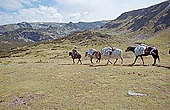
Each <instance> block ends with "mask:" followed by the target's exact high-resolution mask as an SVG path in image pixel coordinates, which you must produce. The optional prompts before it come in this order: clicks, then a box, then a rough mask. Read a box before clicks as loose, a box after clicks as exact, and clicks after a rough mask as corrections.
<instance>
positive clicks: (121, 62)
mask: <svg viewBox="0 0 170 110" xmlns="http://www.w3.org/2000/svg"><path fill="white" fill-rule="evenodd" d="M120 59H121V60H122V61H121V64H123V58H122V56H120Z"/></svg>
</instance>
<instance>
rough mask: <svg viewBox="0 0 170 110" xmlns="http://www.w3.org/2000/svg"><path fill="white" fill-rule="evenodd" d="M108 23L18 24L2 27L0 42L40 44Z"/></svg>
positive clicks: (0, 28)
mask: <svg viewBox="0 0 170 110" xmlns="http://www.w3.org/2000/svg"><path fill="white" fill-rule="evenodd" d="M107 22H108V21H97V22H79V23H72V22H70V23H27V22H22V23H17V24H9V25H3V26H0V41H4V42H9V41H11V40H12V41H15V42H21V41H22V42H40V41H47V40H52V39H56V38H59V37H63V36H66V35H68V34H70V33H72V32H77V31H84V30H88V29H94V28H100V27H101V26H103V25H104V24H106V23H107Z"/></svg>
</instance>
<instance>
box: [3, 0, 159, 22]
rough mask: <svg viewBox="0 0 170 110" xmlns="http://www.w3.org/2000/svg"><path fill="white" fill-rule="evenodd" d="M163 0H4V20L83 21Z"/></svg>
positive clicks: (101, 18) (106, 17)
mask: <svg viewBox="0 0 170 110" xmlns="http://www.w3.org/2000/svg"><path fill="white" fill-rule="evenodd" d="M161 1H162V0H138V1H137V0H129V1H128V0H0V24H9V23H16V22H22V21H27V22H37V21H39V22H70V21H72V22H79V21H98V20H107V19H115V18H116V17H118V16H119V15H120V14H121V13H123V12H126V11H130V10H134V9H139V8H144V7H148V6H151V5H153V4H155V3H159V2H161ZM51 5H52V6H51ZM2 9H3V10H2ZM4 9H5V11H4Z"/></svg>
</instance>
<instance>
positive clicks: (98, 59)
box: [85, 51, 101, 63]
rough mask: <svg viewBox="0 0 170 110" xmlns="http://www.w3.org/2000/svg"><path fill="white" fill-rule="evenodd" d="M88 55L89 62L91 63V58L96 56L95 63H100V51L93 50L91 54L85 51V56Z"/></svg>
mask: <svg viewBox="0 0 170 110" xmlns="http://www.w3.org/2000/svg"><path fill="white" fill-rule="evenodd" d="M86 56H88V57H90V62H91V63H93V58H96V59H97V60H96V63H98V62H99V63H100V59H101V53H100V52H99V51H94V52H93V54H92V55H90V54H88V52H85V57H86Z"/></svg>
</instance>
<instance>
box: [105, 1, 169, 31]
mask: <svg viewBox="0 0 170 110" xmlns="http://www.w3.org/2000/svg"><path fill="white" fill-rule="evenodd" d="M169 26H170V1H169V0H168V1H165V2H162V3H160V4H156V5H153V6H150V7H148V8H144V9H139V10H134V11H130V12H125V13H123V14H121V15H120V16H119V17H118V18H117V19H115V20H112V21H111V22H109V23H106V24H105V25H104V26H103V27H104V28H106V29H113V30H115V31H117V32H118V31H119V32H120V31H127V32H135V31H140V32H145V33H146V32H149V33H150V32H151V33H156V32H158V31H161V30H163V29H165V28H167V27H169Z"/></svg>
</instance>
